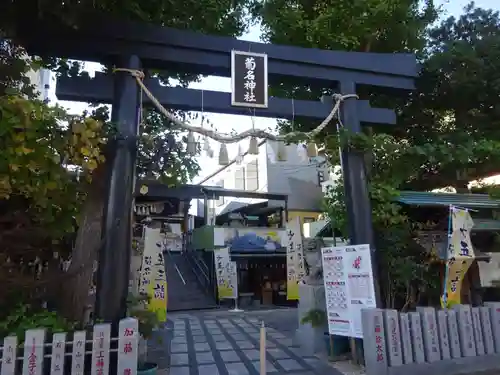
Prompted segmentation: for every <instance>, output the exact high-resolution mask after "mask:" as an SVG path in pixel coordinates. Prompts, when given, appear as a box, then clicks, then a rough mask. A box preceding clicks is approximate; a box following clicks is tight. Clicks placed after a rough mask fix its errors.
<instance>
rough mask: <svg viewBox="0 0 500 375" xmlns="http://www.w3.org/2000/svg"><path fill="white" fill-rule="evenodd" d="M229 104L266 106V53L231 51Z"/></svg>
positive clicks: (255, 106)
mask: <svg viewBox="0 0 500 375" xmlns="http://www.w3.org/2000/svg"><path fill="white" fill-rule="evenodd" d="M231 86H232V88H231V105H233V106H239V107H250V108H267V105H268V103H267V99H268V96H267V55H266V54H263V53H253V52H242V51H231Z"/></svg>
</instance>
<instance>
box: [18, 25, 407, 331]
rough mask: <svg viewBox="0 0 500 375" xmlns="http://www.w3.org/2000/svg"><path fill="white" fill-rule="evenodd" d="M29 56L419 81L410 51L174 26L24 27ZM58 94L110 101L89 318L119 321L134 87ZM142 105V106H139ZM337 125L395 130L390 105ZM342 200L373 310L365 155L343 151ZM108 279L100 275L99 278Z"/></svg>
mask: <svg viewBox="0 0 500 375" xmlns="http://www.w3.org/2000/svg"><path fill="white" fill-rule="evenodd" d="M28 29H29V30H37V33H33V34H32V35H26V37H25V38H24V45H25V47H26V48H27V50H28V52H29V53H31V54H36V55H40V56H57V57H66V58H71V59H77V60H83V61H97V62H101V63H103V64H114V65H115V66H117V67H120V68H128V69H142V70H145V71H147V70H153V69H157V70H165V71H168V72H187V73H195V74H203V75H215V76H222V77H228V76H230V75H231V51H232V50H236V51H251V52H252V53H263V54H266V55H267V59H268V63H267V67H268V69H267V70H268V79H269V84H271V85H272V84H273V82H279V81H280V79H282V78H287V79H293V80H294V82H295V83H297V84H300V83H306V84H308V85H314V86H315V87H324V88H331V89H335V90H337V91H338V92H339V93H341V94H342V95H346V94H355V93H356V88H357V86H358V85H368V86H378V87H386V88H395V89H403V90H411V89H413V88H414V78H415V77H416V75H417V65H416V58H415V56H414V55H410V54H377V53H359V52H337V51H324V50H319V49H306V48H299V47H290V46H278V45H270V44H263V43H252V42H245V41H240V40H236V39H234V38H228V37H217V36H208V35H202V34H199V33H194V32H188V31H179V30H175V29H170V28H165V27H160V26H153V25H146V24H137V23H132V22H124V21H118V20H110V19H98V18H94V19H93V20H92V22H88V23H86V24H85V25H83V26H82V28H80V29H78V30H74V29H69V28H64V27H62V26H55V25H47V24H44V25H31V26H30V27H29V28H26V30H28ZM145 84H146V86H147V87H148V88H149V89H150V90H151V91H152V92H153V94H154V95H155V96H156V98H158V100H159V101H160V102H161V103H162V105H164V106H165V107H167V108H172V109H182V110H195V111H196V110H198V111H199V110H200V109H201V105H202V97H203V108H204V110H205V111H206V112H219V113H230V114H247V115H248V114H249V110H248V108H241V107H235V106H232V105H231V95H230V94H227V93H220V92H210V91H205V90H204V91H203V93H202V92H201V90H192V89H183V88H166V87H162V86H160V85H159V84H158V82H157V81H154V80H146V81H145ZM57 96H58V98H59V99H62V100H74V101H92V102H101V103H112V105H113V111H112V121H113V122H114V123H116V124H117V126H118V134H119V137H118V139H117V140H116V148H115V153H114V155H113V156H112V158H111V160H110V163H111V166H112V170H111V173H110V180H109V196H108V200H107V205H106V207H105V219H104V223H103V235H106V237H107V239H106V241H105V245H104V247H103V248H102V249H101V250H100V256H99V268H100V270H99V273H98V274H99V275H100V276H99V278H98V293H97V299H96V309H95V312H96V317H97V318H101V319H104V320H106V321H116V320H118V319H119V318H121V317H123V316H124V314H125V308H126V306H125V302H126V296H127V289H128V279H129V267H130V252H131V246H130V240H131V238H130V235H131V234H130V224H131V221H132V201H133V196H132V192H133V181H134V173H135V162H136V147H135V145H136V140H137V136H138V108H139V88H138V86H137V84H136V82H135V80H134V78H133V77H131V75H130V74H129V73H126V72H117V73H116V74H115V75H114V76H110V75H104V74H97V75H96V77H95V78H94V79H89V78H85V77H78V78H67V77H62V78H60V79H59V80H58V84H57ZM145 103H146V104H147V103H148V101H146V102H145ZM331 109H332V102H331V101H330V102H328V100H326V101H302V100H294V101H293V103H292V100H291V99H282V98H275V97H271V98H269V102H268V108H267V109H256V110H255V114H254V113H253V110H252V114H254V115H255V116H266V117H278V118H288V119H291V118H292V117H293V116H295V118H299V117H308V118H313V119H321V120H323V119H324V118H325V117H326V116H327V115H328V113H329V112H330V111H331ZM342 116H343V119H342V120H343V123H344V126H346V128H348V129H349V130H350V131H352V132H360V131H361V123H365V124H375V125H376V124H395V122H396V116H395V113H394V111H392V110H390V109H380V108H371V107H370V104H369V102H368V101H363V100H356V99H349V100H347V101H345V102H344V103H343V111H342ZM342 161H343V168H344V178H345V190H346V204H347V210H348V212H347V213H348V219H349V225H350V228H349V229H350V240H351V243H353V244H362V243H369V244H370V245H371V248H372V251H373V256H372V259H373V261H374V267H373V272H374V276H375V288H376V295H377V299H378V301H377V304H380V294H379V292H378V285H377V284H378V283H377V279H376V278H377V263H376V252H375V246H374V236H373V228H372V222H371V207H370V200H369V196H368V191H367V182H366V173H365V165H364V158H363V155H362V154H360V153H358V152H355V151H349V150H345V151H343V152H342ZM104 278H106V279H104Z"/></svg>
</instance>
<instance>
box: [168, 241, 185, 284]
mask: <svg viewBox="0 0 500 375" xmlns="http://www.w3.org/2000/svg"><path fill="white" fill-rule="evenodd" d="M163 252H164V253H167V256H168V258H169V259H170V261H171V262H172V263H173V265H174V268H175V270H176V271H177V274H178V275H179V277H180V279H181V281H182V283H183V284H184V285H186V284H187V283H186V279H184V276H182V273H181V271H180V270H179V267H177V263H176V262H175V260H174V258H173V257H172V254H170V249H166V250H165V251H163Z"/></svg>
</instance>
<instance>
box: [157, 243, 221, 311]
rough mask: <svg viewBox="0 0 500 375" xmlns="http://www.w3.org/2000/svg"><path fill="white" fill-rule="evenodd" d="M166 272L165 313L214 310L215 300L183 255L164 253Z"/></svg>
mask: <svg viewBox="0 0 500 375" xmlns="http://www.w3.org/2000/svg"><path fill="white" fill-rule="evenodd" d="M165 269H166V272H167V287H168V303H167V311H170V312H172V311H182V310H201V309H211V308H216V307H217V304H216V303H215V299H214V297H213V296H212V295H210V293H208V292H207V291H206V290H205V289H204V288H203V287H202V285H201V283H200V281H199V277H197V275H195V270H194V267H193V265H192V263H190V261H189V258H188V255H187V254H185V253H177V252H165Z"/></svg>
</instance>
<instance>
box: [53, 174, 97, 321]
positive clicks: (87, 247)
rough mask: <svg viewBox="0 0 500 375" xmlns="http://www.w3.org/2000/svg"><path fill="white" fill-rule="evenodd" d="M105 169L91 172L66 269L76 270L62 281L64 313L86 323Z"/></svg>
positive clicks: (91, 301) (90, 301) (74, 319)
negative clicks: (69, 262)
mask: <svg viewBox="0 0 500 375" xmlns="http://www.w3.org/2000/svg"><path fill="white" fill-rule="evenodd" d="M105 170H106V167H105V165H101V166H100V167H99V168H98V169H97V170H96V171H95V172H94V174H93V177H92V182H91V184H90V187H89V190H88V194H87V199H86V200H85V203H84V206H83V211H82V217H81V220H80V225H79V226H78V232H77V236H76V242H75V247H74V249H73V251H72V258H71V264H70V266H69V269H68V271H67V272H69V273H76V274H75V276H73V277H71V278H70V279H68V281H67V282H66V283H65V285H63V299H62V301H63V305H62V306H61V309H62V312H63V314H64V316H65V317H66V318H68V319H70V320H71V321H76V322H80V323H83V324H85V323H87V322H86V321H85V320H86V316H87V314H86V313H87V311H88V310H89V309H91V308H92V307H93V298H91V296H89V291H90V289H91V287H92V281H93V274H94V263H95V261H96V260H97V255H98V251H99V248H100V245H101V226H102V219H103V210H104V203H105V191H104V187H105V185H106V184H105V182H106V174H105V173H104V171H105Z"/></svg>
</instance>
